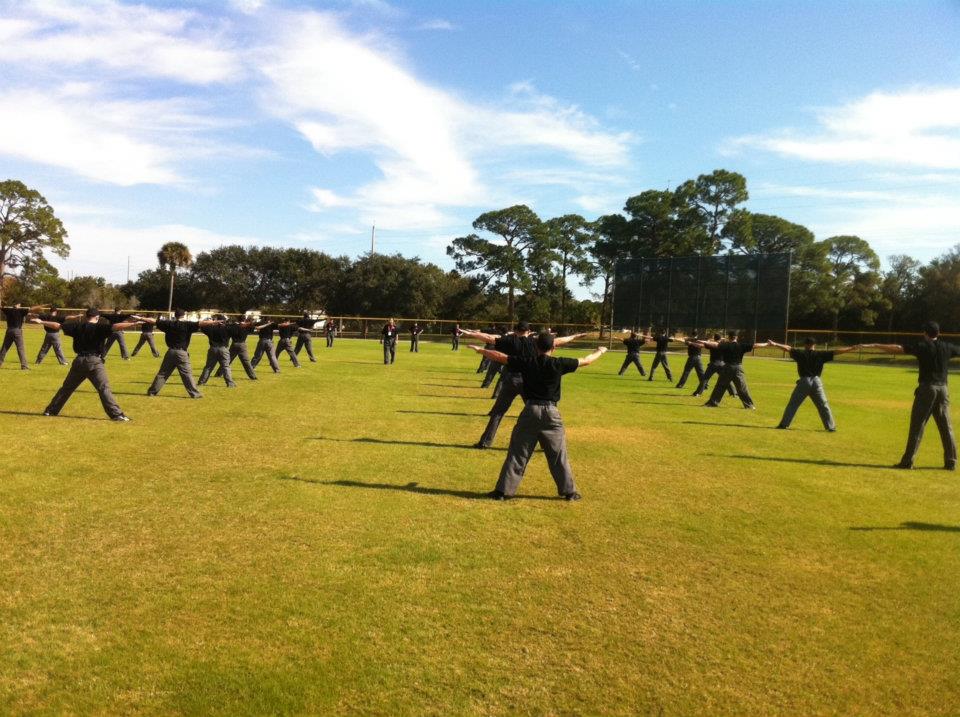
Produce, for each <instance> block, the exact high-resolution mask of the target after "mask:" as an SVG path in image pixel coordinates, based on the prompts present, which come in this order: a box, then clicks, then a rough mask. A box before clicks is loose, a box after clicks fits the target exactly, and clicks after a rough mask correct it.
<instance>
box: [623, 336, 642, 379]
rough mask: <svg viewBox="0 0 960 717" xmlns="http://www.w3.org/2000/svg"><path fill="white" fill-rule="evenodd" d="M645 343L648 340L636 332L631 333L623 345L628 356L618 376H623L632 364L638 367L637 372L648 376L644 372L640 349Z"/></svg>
mask: <svg viewBox="0 0 960 717" xmlns="http://www.w3.org/2000/svg"><path fill="white" fill-rule="evenodd" d="M645 343H647V340H646V339H645V338H643V337H642V336H639V335H637V332H636V331H631V332H630V335H629V336H628V337H627V338H625V339H624V340H623V345H624V346H626V347H627V355H626V358H624V359H623V364H622V365H621V366H620V372H619V373H618V374H617V375H618V376H623V374H624V373H625V372H626V370H627V367H628V366H629V365H630V364H633V365H634V366H636V367H637V371H639V372H640V375H641V376H646V375H647V372H646V371H644V370H643V364H642V363H640V347H641V346H643V345H644V344H645Z"/></svg>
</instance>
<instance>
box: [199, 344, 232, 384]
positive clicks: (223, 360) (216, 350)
mask: <svg viewBox="0 0 960 717" xmlns="http://www.w3.org/2000/svg"><path fill="white" fill-rule="evenodd" d="M217 365H219V366H220V371H219V372H218V373H217V375H218V376H223V380H224V381H225V382H226V384H227V386H228V387H230V388H234V387H235V386H236V385H237V384H236V383H234V381H233V374H232V373H231V372H230V349H228V348H227V347H226V346H211V347H210V348H209V349H207V363H206V364H204V366H203V371H201V372H200V381H199V382H198V383H199V384H200V385H201V386H203V385H204V384H205V383H206V382H207V380H208V379H209V378H210V374H211V373H212V372H213V369H214V368H216V367H217Z"/></svg>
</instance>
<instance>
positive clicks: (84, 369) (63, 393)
mask: <svg viewBox="0 0 960 717" xmlns="http://www.w3.org/2000/svg"><path fill="white" fill-rule="evenodd" d="M84 381H90V383H92V384H93V387H94V388H95V389H97V394H99V396H100V403H101V404H102V405H103V410H104V411H105V412H106V414H107V415H108V416H110V418H116V417H117V416H122V415H123V411H121V410H120V406H118V405H117V400H116V399H115V398H114V397H113V393H112V392H111V391H110V381H109V380H108V379H107V370H106V369H105V368H104V367H103V359H102V358H100V357H99V356H77V357H76V358H75V359H73V363H72V364H70V369H69V370H68V371H67V377H66V378H65V379H63V385H62V386H61V387H60V390H59V391H57V392H56V394H54V396H53V398H52V399H51V401H50V405H49V406H47V407H46V409H45V413H49V414H50V415H52V416H56V415H57V414H59V413H60V411H61V410H62V409H63V407H64V405H66V403H67V400H68V399H69V398H70V396H72V395H73V392H74V391H76V390H77V387H78V386H80V384H81V383H83V382H84Z"/></svg>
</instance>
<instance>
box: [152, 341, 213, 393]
mask: <svg viewBox="0 0 960 717" xmlns="http://www.w3.org/2000/svg"><path fill="white" fill-rule="evenodd" d="M174 369H176V370H177V372H178V373H179V374H180V380H181V381H183V387H184V388H185V389H187V393H189V394H190V398H200V396H201V394H200V389H198V388H197V384H196V383H194V381H193V369H192V368H191V367H190V354H189V352H187V351H184V350H183V349H167V353H165V354H164V355H163V361H161V362H160V370H159V371H157V375H156V377H155V378H154V379H153V383H151V384H150V388H148V389H147V395H148V396H156V395H157V394H158V393H160V389H161V388H163V384H165V383H166V382H167V379H168V378H170V374H172V373H173V370H174Z"/></svg>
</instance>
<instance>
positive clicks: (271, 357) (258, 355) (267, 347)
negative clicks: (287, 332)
mask: <svg viewBox="0 0 960 717" xmlns="http://www.w3.org/2000/svg"><path fill="white" fill-rule="evenodd" d="M264 354H266V356H267V361H269V362H270V368H272V369H273V372H274V373H280V363H279V362H278V361H277V354H276V352H275V351H274V350H273V339H260V340H259V341H258V342H257V348H256V350H255V351H254V352H253V361H251V362H250V365H251V366H252V367H253V368H256V367H257V364H258V363H260V359H262V358H263V355H264Z"/></svg>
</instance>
